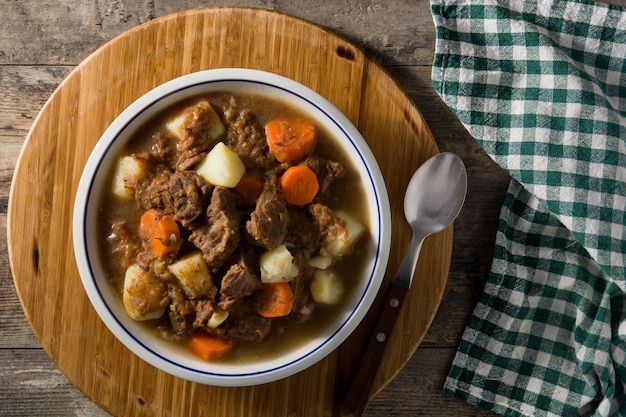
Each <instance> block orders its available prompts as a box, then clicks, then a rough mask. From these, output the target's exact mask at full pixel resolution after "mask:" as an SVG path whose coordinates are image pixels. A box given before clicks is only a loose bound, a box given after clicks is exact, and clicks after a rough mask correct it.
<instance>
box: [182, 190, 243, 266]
mask: <svg viewBox="0 0 626 417" xmlns="http://www.w3.org/2000/svg"><path fill="white" fill-rule="evenodd" d="M240 220H241V213H240V212H239V209H238V208H237V198H236V197H235V195H234V194H233V193H231V192H230V191H228V189H226V188H224V187H215V188H214V189H213V193H212V194H211V203H210V204H209V207H208V208H207V211H206V222H204V223H201V224H200V225H195V224H194V225H193V226H192V227H193V231H192V232H191V234H190V235H189V241H190V242H191V243H193V244H194V245H195V246H196V247H197V248H198V249H200V250H201V251H202V256H203V258H204V260H205V261H206V263H207V265H208V266H209V269H211V270H212V271H213V272H215V271H217V270H219V269H220V268H221V267H222V265H223V264H224V262H225V261H226V260H227V259H228V258H229V257H230V256H231V255H232V254H233V252H234V251H235V249H237V247H238V246H239V243H240V241H241V231H240V228H239V222H240Z"/></svg>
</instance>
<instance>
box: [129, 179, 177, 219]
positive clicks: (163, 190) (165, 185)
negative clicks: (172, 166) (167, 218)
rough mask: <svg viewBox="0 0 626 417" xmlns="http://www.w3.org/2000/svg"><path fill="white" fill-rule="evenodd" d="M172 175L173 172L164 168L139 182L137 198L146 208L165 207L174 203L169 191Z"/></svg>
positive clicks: (136, 190) (136, 192)
mask: <svg viewBox="0 0 626 417" xmlns="http://www.w3.org/2000/svg"><path fill="white" fill-rule="evenodd" d="M170 175H171V172H168V171H165V170H162V171H160V172H159V173H158V174H155V175H154V176H153V177H152V178H151V179H146V180H145V181H142V182H141V183H139V184H137V187H136V188H135V200H136V201H137V203H138V204H139V205H140V206H141V207H142V208H143V209H144V210H150V209H152V208H158V209H164V208H165V207H166V206H167V205H170V206H172V205H173V204H172V201H171V195H170V192H169V182H170Z"/></svg>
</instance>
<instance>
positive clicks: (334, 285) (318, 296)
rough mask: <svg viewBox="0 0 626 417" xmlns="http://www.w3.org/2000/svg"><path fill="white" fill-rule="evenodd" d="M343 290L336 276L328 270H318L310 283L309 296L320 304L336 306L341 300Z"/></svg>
mask: <svg viewBox="0 0 626 417" xmlns="http://www.w3.org/2000/svg"><path fill="white" fill-rule="evenodd" d="M343 292H344V288H343V284H342V283H341V281H340V280H339V278H338V277H337V275H336V274H335V273H334V272H333V271H331V270H329V269H324V270H318V271H315V274H313V281H311V295H312V296H313V299H314V300H315V302H317V303H320V304H337V303H338V302H339V301H340V300H341V296H342V295H343Z"/></svg>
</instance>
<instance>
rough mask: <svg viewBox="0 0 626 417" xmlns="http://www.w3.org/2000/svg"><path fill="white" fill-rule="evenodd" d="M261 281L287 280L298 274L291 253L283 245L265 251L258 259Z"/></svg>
mask: <svg viewBox="0 0 626 417" xmlns="http://www.w3.org/2000/svg"><path fill="white" fill-rule="evenodd" d="M259 265H260V267H261V282H264V283H270V282H289V281H291V280H293V279H294V278H295V277H297V276H298V274H299V273H300V271H299V270H298V267H297V266H296V265H294V263H293V255H292V254H291V252H289V249H287V247H286V246H285V245H280V246H278V247H276V248H274V249H272V250H270V251H267V252H265V253H264V254H263V255H261V258H260V259H259Z"/></svg>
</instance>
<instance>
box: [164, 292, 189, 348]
mask: <svg viewBox="0 0 626 417" xmlns="http://www.w3.org/2000/svg"><path fill="white" fill-rule="evenodd" d="M167 295H168V296H169V298H170V310H169V313H168V316H169V320H170V326H171V328H172V332H173V333H174V335H175V336H184V335H186V334H187V333H189V332H190V331H191V330H193V318H194V313H195V308H194V305H193V304H192V303H191V302H190V301H189V300H188V299H187V297H186V296H185V292H184V291H183V290H182V289H181V288H180V287H179V286H178V285H168V288H167Z"/></svg>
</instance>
